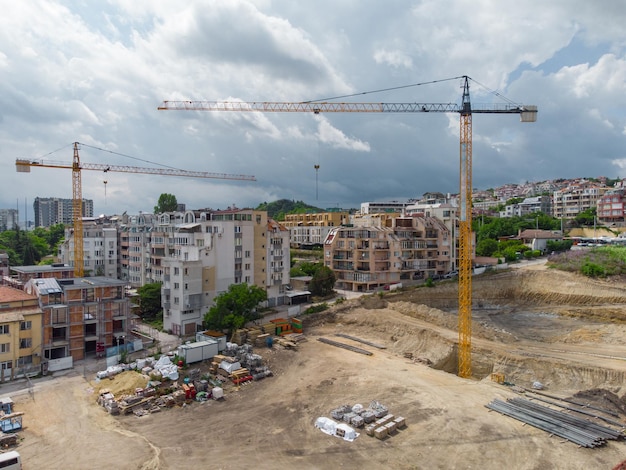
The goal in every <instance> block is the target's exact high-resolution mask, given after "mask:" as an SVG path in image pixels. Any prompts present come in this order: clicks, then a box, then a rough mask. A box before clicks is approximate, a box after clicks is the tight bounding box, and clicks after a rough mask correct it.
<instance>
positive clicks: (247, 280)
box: [245, 276, 250, 284]
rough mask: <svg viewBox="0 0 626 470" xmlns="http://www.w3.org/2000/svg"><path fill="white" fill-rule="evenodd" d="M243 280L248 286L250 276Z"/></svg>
mask: <svg viewBox="0 0 626 470" xmlns="http://www.w3.org/2000/svg"><path fill="white" fill-rule="evenodd" d="M245 279H246V281H245V282H246V284H250V276H246V278H245Z"/></svg>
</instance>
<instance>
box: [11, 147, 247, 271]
mask: <svg viewBox="0 0 626 470" xmlns="http://www.w3.org/2000/svg"><path fill="white" fill-rule="evenodd" d="M79 145H80V143H79V142H74V158H73V161H72V163H63V162H52V161H44V160H32V159H31V160H26V159H16V160H15V167H16V170H17V171H18V172H19V173H30V169H31V168H32V167H37V168H65V169H71V170H72V219H73V224H74V274H75V275H76V276H77V277H82V276H83V274H84V268H85V266H84V246H83V190H82V183H81V170H96V171H103V172H105V173H106V172H109V171H114V172H118V173H144V174H150V175H164V176H184V177H190V178H217V179H226V180H245V181H256V178H255V177H254V176H249V175H229V174H227V173H207V172H204V171H189V170H179V169H176V168H143V167H136V166H123V165H106V164H100V163H84V162H83V163H81V161H80V155H79V153H78V150H79Z"/></svg>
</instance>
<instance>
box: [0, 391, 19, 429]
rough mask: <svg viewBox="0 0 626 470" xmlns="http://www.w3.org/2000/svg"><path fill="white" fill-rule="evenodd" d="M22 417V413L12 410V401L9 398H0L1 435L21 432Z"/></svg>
mask: <svg viewBox="0 0 626 470" xmlns="http://www.w3.org/2000/svg"><path fill="white" fill-rule="evenodd" d="M23 415H24V413H23V412H21V411H15V410H14V409H13V400H12V399H11V398H9V397H4V398H0V430H1V431H2V433H12V432H15V431H19V430H21V429H22V416H23Z"/></svg>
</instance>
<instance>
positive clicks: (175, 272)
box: [174, 267, 180, 276]
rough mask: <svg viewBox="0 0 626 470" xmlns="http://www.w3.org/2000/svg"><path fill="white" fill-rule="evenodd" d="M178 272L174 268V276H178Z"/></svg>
mask: <svg viewBox="0 0 626 470" xmlns="http://www.w3.org/2000/svg"><path fill="white" fill-rule="evenodd" d="M179 271H180V270H179V269H178V268H177V267H176V268H174V276H178V274H179Z"/></svg>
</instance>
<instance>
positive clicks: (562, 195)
mask: <svg viewBox="0 0 626 470" xmlns="http://www.w3.org/2000/svg"><path fill="white" fill-rule="evenodd" d="M609 189H610V188H607V187H606V186H600V185H597V184H591V183H584V184H578V185H576V186H569V187H567V188H563V189H560V190H558V191H554V193H553V196H552V215H553V216H554V217H556V218H557V219H573V218H574V217H576V216H577V215H578V214H580V213H581V212H584V211H586V210H587V209H594V208H595V207H596V205H597V204H598V201H599V200H600V199H601V198H602V196H603V195H604V194H605V193H606V192H607V191H608V190H609Z"/></svg>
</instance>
